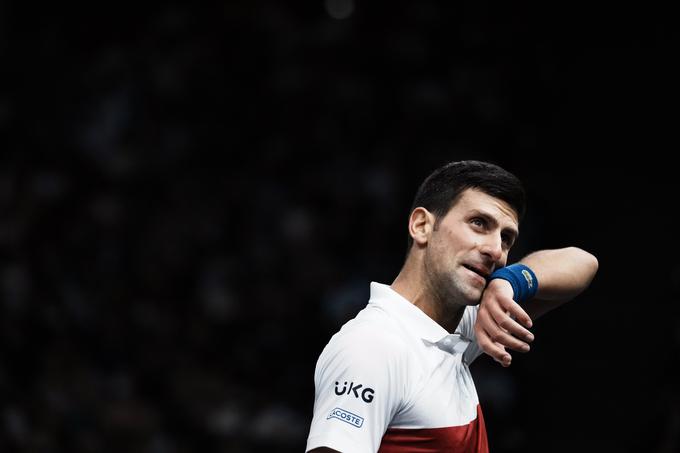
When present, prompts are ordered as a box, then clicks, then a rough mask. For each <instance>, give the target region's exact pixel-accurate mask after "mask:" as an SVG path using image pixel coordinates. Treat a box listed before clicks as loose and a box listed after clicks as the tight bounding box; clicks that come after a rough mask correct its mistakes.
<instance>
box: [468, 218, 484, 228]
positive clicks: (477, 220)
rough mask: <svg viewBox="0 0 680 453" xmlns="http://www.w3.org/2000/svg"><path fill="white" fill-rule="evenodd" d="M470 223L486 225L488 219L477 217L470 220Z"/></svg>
mask: <svg viewBox="0 0 680 453" xmlns="http://www.w3.org/2000/svg"><path fill="white" fill-rule="evenodd" d="M470 223H472V224H473V225H475V226H478V227H484V226H486V220H484V219H482V218H481V217H475V218H474V219H472V220H470Z"/></svg>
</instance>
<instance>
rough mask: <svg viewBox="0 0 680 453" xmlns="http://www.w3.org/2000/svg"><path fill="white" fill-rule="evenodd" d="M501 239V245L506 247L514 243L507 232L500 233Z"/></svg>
mask: <svg viewBox="0 0 680 453" xmlns="http://www.w3.org/2000/svg"><path fill="white" fill-rule="evenodd" d="M501 240H502V241H503V245H505V247H506V248H510V247H512V245H513V244H514V243H515V241H514V240H513V238H512V236H510V235H509V234H501Z"/></svg>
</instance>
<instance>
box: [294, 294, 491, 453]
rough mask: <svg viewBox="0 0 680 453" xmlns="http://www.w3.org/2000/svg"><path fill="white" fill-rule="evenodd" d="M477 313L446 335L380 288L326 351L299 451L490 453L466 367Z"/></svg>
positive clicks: (473, 350) (473, 353)
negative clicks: (308, 425) (307, 429)
mask: <svg viewBox="0 0 680 453" xmlns="http://www.w3.org/2000/svg"><path fill="white" fill-rule="evenodd" d="M476 317H477V307H476V306H470V307H467V308H466V309H465V313H464V315H463V317H462V319H461V321H460V323H459V325H458V328H457V329H456V331H455V333H453V334H449V333H448V332H447V331H446V330H444V328H443V327H441V326H440V325H439V324H437V323H436V322H435V321H434V320H432V319H431V318H430V317H429V316H427V315H426V314H425V313H424V312H423V311H422V310H420V309H419V308H418V307H416V306H415V305H413V304H412V303H410V302H409V301H408V300H406V299H404V298H403V297H402V296H400V295H399V294H398V293H397V292H395V291H394V290H392V288H390V287H389V286H387V285H383V284H380V283H375V282H373V283H371V298H370V301H369V303H368V305H367V306H366V307H365V308H364V309H363V310H361V311H360V312H359V314H357V316H356V317H355V318H354V319H352V320H350V321H349V322H347V323H346V324H345V325H344V326H343V327H342V328H341V329H340V331H339V332H338V333H336V334H335V335H334V336H333V337H332V338H331V340H330V341H329V342H328V344H327V345H326V347H325V348H324V350H323V352H322V353H321V356H320V357H319V360H318V362H317V364H316V371H315V373H314V384H315V388H316V391H315V398H314V416H313V419H312V424H311V428H310V432H309V437H308V439H307V451H309V450H312V449H314V448H317V447H329V448H332V449H334V450H338V451H340V452H348V453H355V452H356V453H363V452H377V451H380V452H386V453H394V452H407V451H414V450H416V449H417V451H418V452H422V453H426V452H430V451H432V452H435V451H436V452H442V451H455V452H464V453H480V452H487V451H488V444H487V438H486V428H485V425H484V418H483V416H482V412H481V409H480V408H479V399H478V397H477V391H476V389H475V386H474V383H473V382H472V375H471V374H470V369H469V367H468V366H469V364H470V363H471V362H472V361H473V360H474V359H475V358H477V357H478V356H479V355H480V354H481V352H482V351H481V350H480V348H479V347H478V345H477V343H476V342H475V341H474V338H475V336H474V328H473V327H474V323H475V319H476Z"/></svg>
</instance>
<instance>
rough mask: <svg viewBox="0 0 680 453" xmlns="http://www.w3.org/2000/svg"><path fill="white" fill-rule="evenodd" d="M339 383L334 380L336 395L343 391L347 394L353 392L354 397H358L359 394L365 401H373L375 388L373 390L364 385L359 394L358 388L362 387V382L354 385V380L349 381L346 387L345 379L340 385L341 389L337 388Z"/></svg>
mask: <svg viewBox="0 0 680 453" xmlns="http://www.w3.org/2000/svg"><path fill="white" fill-rule="evenodd" d="M339 385H340V383H339V382H338V381H335V394H336V395H338V396H342V395H344V394H345V393H346V394H347V395H351V394H354V397H355V398H359V396H361V399H362V400H364V402H365V403H370V402H371V401H373V395H374V394H375V390H373V389H372V388H370V387H366V388H365V389H363V390H362V391H361V394H359V389H360V388H361V387H363V385H362V384H359V385H354V382H350V383H349V388H348V387H347V381H345V383H344V385H343V386H342V390H338V386H339Z"/></svg>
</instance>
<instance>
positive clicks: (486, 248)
mask: <svg viewBox="0 0 680 453" xmlns="http://www.w3.org/2000/svg"><path fill="white" fill-rule="evenodd" d="M480 251H481V253H482V255H485V256H488V257H489V259H491V260H493V262H494V263H496V264H502V263H501V259H502V258H503V240H502V239H501V237H500V235H495V234H489V235H487V236H485V237H484V241H483V242H482V244H481V245H480Z"/></svg>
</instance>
